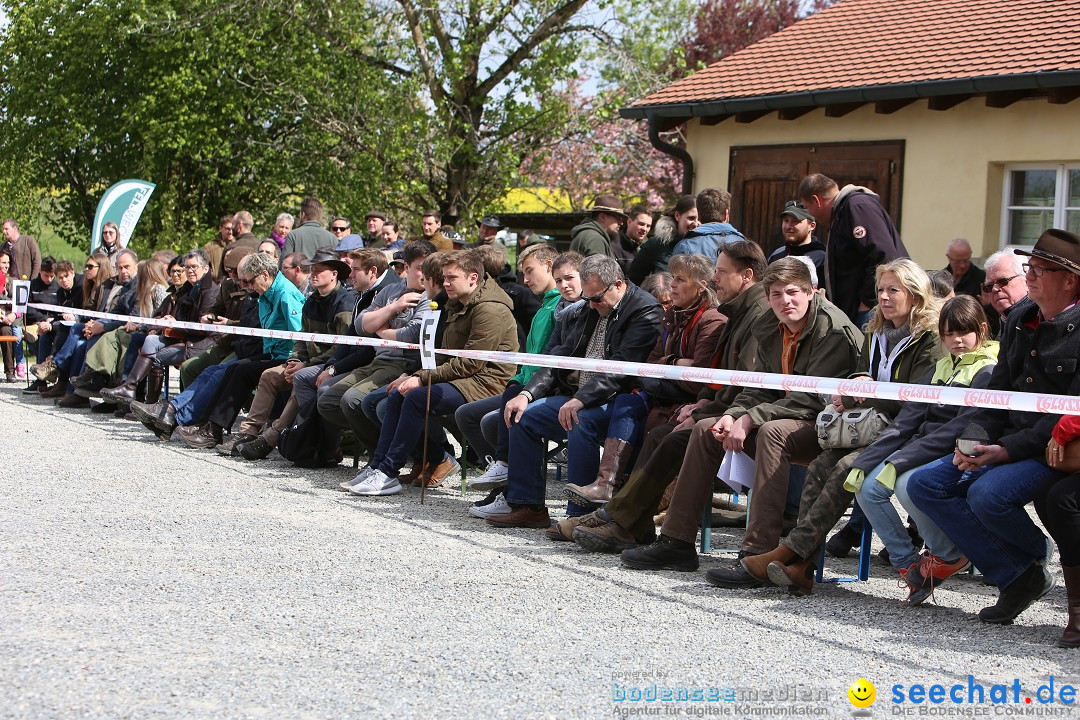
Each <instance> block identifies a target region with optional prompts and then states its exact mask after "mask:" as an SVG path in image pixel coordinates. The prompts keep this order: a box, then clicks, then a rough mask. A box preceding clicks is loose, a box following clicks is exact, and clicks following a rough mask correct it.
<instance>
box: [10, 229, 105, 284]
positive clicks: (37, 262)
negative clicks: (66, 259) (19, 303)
mask: <svg viewBox="0 0 1080 720" xmlns="http://www.w3.org/2000/svg"><path fill="white" fill-rule="evenodd" d="M113 227H116V226H115V225H113ZM3 231H4V239H5V240H6V242H5V243H4V245H2V246H0V250H2V249H6V250H7V251H8V252H9V253H10V254H11V271H10V272H9V273H8V275H10V276H11V277H13V278H15V279H16V280H18V279H20V278H22V277H23V276H25V277H26V279H27V280H32V279H33V278H36V277H37V276H38V273H39V272H41V249H40V248H39V247H38V244H37V240H35V239H34V237H33V236H32V235H24V234H22V233H20V232H19V225H18V223H16V222H15V219H14V218H8V219H7V220H5V221H4V226H3Z"/></svg>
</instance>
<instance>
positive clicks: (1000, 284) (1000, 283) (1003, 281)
mask: <svg viewBox="0 0 1080 720" xmlns="http://www.w3.org/2000/svg"><path fill="white" fill-rule="evenodd" d="M1018 277H1020V276H1019V275H1010V276H1009V277H1003V278H998V279H997V280H993V281H991V282H988V283H983V284H982V291H983V292H990V291H991V290H993V289H994V288H997V289H998V290H1004V289H1005V286H1006V285H1008V284H1009V283H1011V282H1012V281H1013V280H1015V279H1016V278H1018Z"/></svg>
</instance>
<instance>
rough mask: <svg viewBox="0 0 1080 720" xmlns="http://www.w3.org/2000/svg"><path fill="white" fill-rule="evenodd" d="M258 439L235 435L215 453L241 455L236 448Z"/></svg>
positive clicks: (223, 441) (219, 446) (246, 434)
mask: <svg viewBox="0 0 1080 720" xmlns="http://www.w3.org/2000/svg"><path fill="white" fill-rule="evenodd" d="M134 407H135V404H134V403H132V408H134ZM257 437H258V435H252V434H250V433H233V434H232V435H230V436H229V437H227V438H225V439H224V440H222V441H221V444H220V445H218V446H216V447H215V448H214V450H215V452H217V454H218V455H225V456H226V457H231V456H233V455H239V454H240V451H239V450H237V449H236V446H237V445H243V444H244V443H246V442H251V441H252V440H254V439H255V438H257Z"/></svg>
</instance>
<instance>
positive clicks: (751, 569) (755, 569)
mask: <svg viewBox="0 0 1080 720" xmlns="http://www.w3.org/2000/svg"><path fill="white" fill-rule="evenodd" d="M797 559H798V558H797V557H796V556H795V551H794V550H792V549H791V548H789V547H788V546H787V545H782V544H781V545H777V546H776V547H775V548H773V549H772V550H770V551H769V552H767V553H764V554H762V555H747V556H746V557H744V558H743V559H742V560H740V561H739V562H740V563H742V566H743V567H744V568H745V569H746V572H748V573H750V574H751V575H753V576H754V577H755V578H757V579H758V580H761V581H762V582H764V581H765V580H767V579H768V578H769V563H772V562H777V563H780V564H781V565H784V564H786V563H789V562H791V561H792V560H797ZM773 582H775V580H774V581H773Z"/></svg>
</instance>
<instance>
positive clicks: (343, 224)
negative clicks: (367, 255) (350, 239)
mask: <svg viewBox="0 0 1080 720" xmlns="http://www.w3.org/2000/svg"><path fill="white" fill-rule="evenodd" d="M330 232H332V233H333V234H334V237H335V238H336V239H337V240H338V242H340V241H341V240H342V239H343V238H344V237H346V236H347V235H349V234H350V233H351V232H352V223H351V222H349V219H348V218H343V217H341V216H340V215H335V216H334V217H332V218H330ZM356 237H357V238H359V237H360V236H359V235H357V236H356ZM336 244H337V243H335V245H336ZM363 246H364V245H363V241H361V243H360V245H359V247H363Z"/></svg>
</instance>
